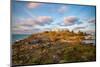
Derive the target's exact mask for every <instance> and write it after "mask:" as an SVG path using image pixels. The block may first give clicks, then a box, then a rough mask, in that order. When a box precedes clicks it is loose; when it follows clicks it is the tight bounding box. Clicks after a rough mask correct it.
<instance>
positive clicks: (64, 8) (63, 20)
mask: <svg viewBox="0 0 100 67" xmlns="http://www.w3.org/2000/svg"><path fill="white" fill-rule="evenodd" d="M95 24H96V7H95V6H86V5H73V4H57V3H56V4H55V3H36V2H26V1H24V2H21V1H13V3H12V33H13V34H32V33H37V32H42V31H46V30H51V29H53V28H59V29H68V30H73V31H79V30H80V31H83V32H89V33H95Z"/></svg>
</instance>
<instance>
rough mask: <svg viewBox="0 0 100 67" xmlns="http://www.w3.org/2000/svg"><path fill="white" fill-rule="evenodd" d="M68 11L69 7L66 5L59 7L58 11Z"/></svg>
mask: <svg viewBox="0 0 100 67" xmlns="http://www.w3.org/2000/svg"><path fill="white" fill-rule="evenodd" d="M66 11H67V7H66V6H61V7H60V8H59V9H58V12H59V13H64V12H66Z"/></svg>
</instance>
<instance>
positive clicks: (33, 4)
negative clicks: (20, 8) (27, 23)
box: [27, 2, 41, 9]
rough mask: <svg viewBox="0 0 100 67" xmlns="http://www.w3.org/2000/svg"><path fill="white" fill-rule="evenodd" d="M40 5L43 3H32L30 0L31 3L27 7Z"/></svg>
mask: <svg viewBox="0 0 100 67" xmlns="http://www.w3.org/2000/svg"><path fill="white" fill-rule="evenodd" d="M39 6H41V3H32V2H30V3H28V4H27V7H28V8H30V9H33V8H37V7H39Z"/></svg>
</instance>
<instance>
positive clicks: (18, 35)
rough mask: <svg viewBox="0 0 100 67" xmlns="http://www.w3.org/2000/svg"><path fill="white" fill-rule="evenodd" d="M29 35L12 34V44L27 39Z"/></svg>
mask: <svg viewBox="0 0 100 67" xmlns="http://www.w3.org/2000/svg"><path fill="white" fill-rule="evenodd" d="M28 36H29V35H27V34H12V35H11V37H12V38H11V42H15V41H18V40H22V39H24V38H27V37H28Z"/></svg>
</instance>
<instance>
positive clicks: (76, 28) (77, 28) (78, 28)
mask: <svg viewBox="0 0 100 67" xmlns="http://www.w3.org/2000/svg"><path fill="white" fill-rule="evenodd" d="M85 28H86V27H75V28H74V29H73V30H80V29H85Z"/></svg>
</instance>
